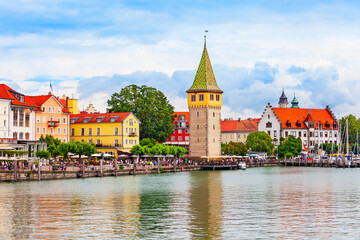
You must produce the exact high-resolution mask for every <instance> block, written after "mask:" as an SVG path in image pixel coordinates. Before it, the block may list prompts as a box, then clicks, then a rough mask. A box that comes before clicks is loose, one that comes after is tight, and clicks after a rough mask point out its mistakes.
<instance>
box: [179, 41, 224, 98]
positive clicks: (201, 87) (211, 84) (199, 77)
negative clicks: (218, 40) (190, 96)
mask: <svg viewBox="0 0 360 240" xmlns="http://www.w3.org/2000/svg"><path fill="white" fill-rule="evenodd" d="M186 92H188V93H190V92H217V93H222V92H223V91H222V90H221V89H220V88H219V87H218V85H217V83H216V79H215V75H214V72H213V69H212V66H211V62H210V58H209V55H208V52H207V49H206V44H205V45H204V50H203V53H202V56H201V60H200V63H199V67H198V70H197V72H196V75H195V79H194V82H193V84H192V86H191V88H189V90H187V91H186Z"/></svg>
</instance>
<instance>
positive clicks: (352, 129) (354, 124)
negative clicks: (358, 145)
mask: <svg viewBox="0 0 360 240" xmlns="http://www.w3.org/2000/svg"><path fill="white" fill-rule="evenodd" d="M346 119H347V120H348V126H349V142H350V143H355V141H356V136H357V132H358V129H359V127H360V118H358V119H356V117H355V116H354V115H351V114H350V115H347V116H345V117H342V118H341V119H340V123H341V132H342V134H344V133H345V132H346Z"/></svg>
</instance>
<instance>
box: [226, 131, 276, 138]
mask: <svg viewBox="0 0 360 240" xmlns="http://www.w3.org/2000/svg"><path fill="white" fill-rule="evenodd" d="M268 134H269V136H271V133H270V131H268ZM230 137H231V135H230Z"/></svg>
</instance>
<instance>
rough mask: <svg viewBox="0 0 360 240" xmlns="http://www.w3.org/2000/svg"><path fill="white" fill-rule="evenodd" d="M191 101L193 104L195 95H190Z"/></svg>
mask: <svg viewBox="0 0 360 240" xmlns="http://www.w3.org/2000/svg"><path fill="white" fill-rule="evenodd" d="M191 101H192V102H195V101H196V95H195V94H192V95H191Z"/></svg>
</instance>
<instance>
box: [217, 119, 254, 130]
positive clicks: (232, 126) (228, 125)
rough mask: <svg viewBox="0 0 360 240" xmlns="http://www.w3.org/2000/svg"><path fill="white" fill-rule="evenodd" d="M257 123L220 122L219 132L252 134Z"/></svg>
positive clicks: (248, 121) (250, 121)
mask: <svg viewBox="0 0 360 240" xmlns="http://www.w3.org/2000/svg"><path fill="white" fill-rule="evenodd" d="M257 125H258V123H257V122H256V121H254V120H252V119H246V120H240V121H239V120H225V121H221V132H254V131H257Z"/></svg>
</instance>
